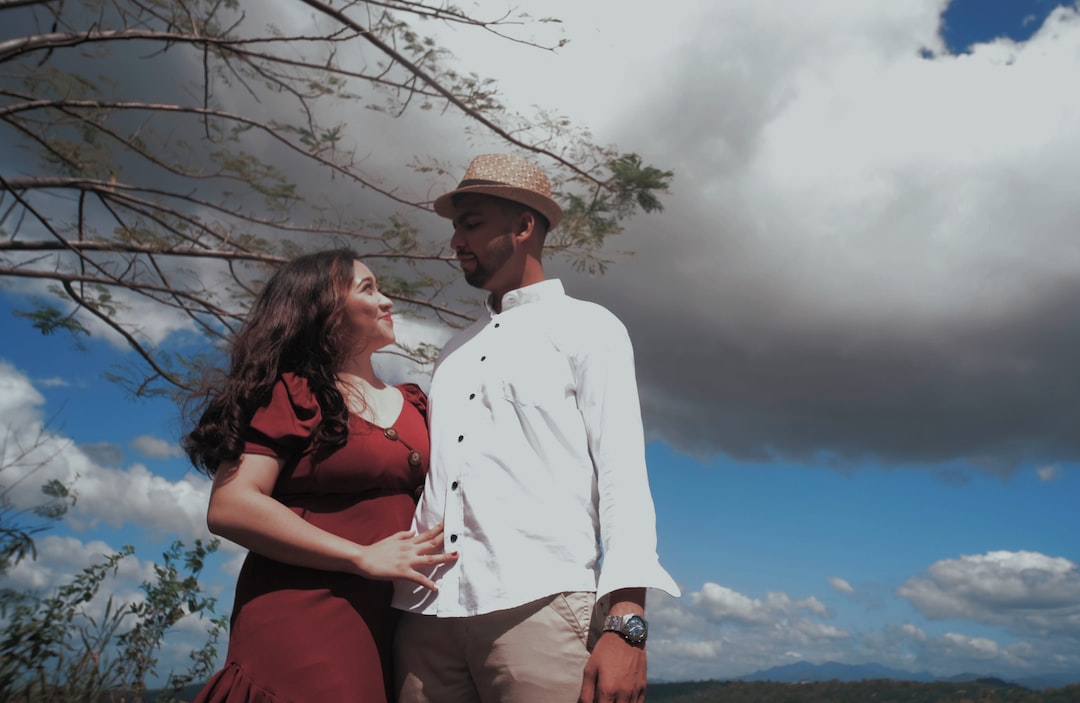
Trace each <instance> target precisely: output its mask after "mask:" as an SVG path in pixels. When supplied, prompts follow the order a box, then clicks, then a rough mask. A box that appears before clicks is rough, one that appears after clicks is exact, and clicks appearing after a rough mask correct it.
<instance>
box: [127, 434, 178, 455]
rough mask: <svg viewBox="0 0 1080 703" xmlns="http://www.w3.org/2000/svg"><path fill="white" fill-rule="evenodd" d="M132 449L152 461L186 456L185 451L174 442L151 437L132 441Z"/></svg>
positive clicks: (141, 437) (141, 436) (140, 436)
mask: <svg viewBox="0 0 1080 703" xmlns="http://www.w3.org/2000/svg"><path fill="white" fill-rule="evenodd" d="M131 448H132V449H134V450H135V451H137V452H138V453H139V454H142V455H143V456H145V457H149V458H151V459H169V458H171V457H176V456H183V455H184V452H183V450H182V449H180V447H179V446H177V445H176V444H175V443H174V442H170V441H168V440H164V439H160V438H158V437H151V436H150V435H139V436H138V437H136V438H135V439H133V440H131Z"/></svg>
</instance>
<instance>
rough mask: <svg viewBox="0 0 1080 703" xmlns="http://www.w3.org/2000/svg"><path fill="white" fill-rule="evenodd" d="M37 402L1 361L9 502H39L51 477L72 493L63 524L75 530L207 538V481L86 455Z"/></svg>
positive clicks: (0, 409) (2, 457)
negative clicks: (133, 529)
mask: <svg viewBox="0 0 1080 703" xmlns="http://www.w3.org/2000/svg"><path fill="white" fill-rule="evenodd" d="M43 403H44V399H43V398H42V396H41V395H40V394H39V393H38V392H37V391H36V390H35V389H34V388H33V386H32V385H31V384H30V382H29V380H28V379H27V378H26V376H25V375H24V374H22V373H20V372H19V371H17V370H16V369H14V367H12V366H11V365H10V364H6V363H3V362H0V433H2V436H3V437H4V442H3V445H2V446H0V467H3V472H4V476H3V479H4V485H5V486H6V487H7V497H8V498H9V499H10V500H11V501H12V504H13V505H14V506H16V507H18V508H31V507H34V506H36V505H38V504H39V503H40V502H41V498H42V496H41V486H42V485H44V484H45V483H46V482H47V481H49V480H53V479H56V480H59V481H60V482H62V483H63V484H64V485H66V486H68V487H69V488H70V489H72V490H73V491H74V492H75V493H76V494H77V496H78V500H77V502H76V504H75V505H74V506H73V507H72V508H71V510H70V511H69V513H68V515H67V517H66V521H67V524H68V525H69V526H71V527H74V528H76V529H85V528H88V527H90V526H93V525H96V524H99V523H105V524H108V525H111V526H113V527H121V526H124V525H134V526H137V527H139V528H140V529H143V530H146V531H149V532H160V533H164V534H173V535H179V536H181V537H182V538H205V537H208V536H209V535H208V533H207V530H206V524H205V512H206V501H207V499H208V496H209V492H210V481H209V479H207V478H206V477H204V476H201V475H196V474H188V475H187V476H185V477H183V478H182V479H180V480H178V481H175V482H174V481H169V480H168V479H165V478H163V477H161V476H158V475H155V474H154V473H153V472H151V471H150V470H149V469H148V468H147V467H146V466H144V465H142V464H134V465H132V466H130V467H127V468H112V467H105V466H102V465H101V464H99V463H97V462H96V461H95V460H94V459H93V458H92V456H91V455H92V454H94V453H95V452H91V453H90V454H88V453H87V452H85V451H83V450H82V448H80V447H77V446H75V444H74V443H73V442H72V441H71V440H69V439H68V438H66V437H64V436H62V435H59V434H56V433H54V432H52V431H50V430H49V429H47V428H46V427H45V424H44V422H43V420H42V405H43ZM93 446H94V445H91V447H92V448H93ZM99 449H100V448H99ZM97 453H100V452H97Z"/></svg>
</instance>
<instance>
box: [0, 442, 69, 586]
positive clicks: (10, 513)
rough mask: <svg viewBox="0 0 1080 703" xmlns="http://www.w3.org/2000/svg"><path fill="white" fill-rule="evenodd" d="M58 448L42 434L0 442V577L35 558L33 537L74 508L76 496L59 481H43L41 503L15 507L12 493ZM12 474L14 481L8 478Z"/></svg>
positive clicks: (47, 460) (51, 456)
mask: <svg viewBox="0 0 1080 703" xmlns="http://www.w3.org/2000/svg"><path fill="white" fill-rule="evenodd" d="M56 451H58V449H56V448H53V447H50V446H49V442H48V441H47V438H46V436H45V434H44V431H43V430H42V431H39V432H37V433H35V434H33V436H32V437H29V438H26V437H22V436H20V433H19V432H16V431H14V430H10V429H9V431H8V433H7V434H6V435H5V437H4V439H3V441H2V442H0V478H2V479H3V480H0V575H2V574H3V573H4V572H6V571H7V570H8V569H9V568H11V567H12V566H14V565H15V564H17V563H19V562H20V561H22V560H23V559H24V558H27V557H30V558H36V557H37V551H36V549H35V547H34V535H35V534H38V533H40V532H42V531H44V530H46V529H47V528H48V527H49V526H50V525H51V524H52V522H53V521H55V520H59V519H60V518H62V517H63V516H64V514H65V513H67V511H68V508H70V507H71V506H73V505H75V501H76V500H77V496H76V494H75V493H74V492H73V491H72V490H71V489H70V488H69V487H68V486H65V485H64V484H63V483H61V482H60V481H57V480H55V479H53V480H49V481H46V482H45V484H44V485H43V486H42V487H41V493H42V495H43V496H44V497H43V498H42V499H41V502H39V503H37V504H36V505H34V506H31V507H29V508H19V507H18V506H16V505H15V503H14V501H13V500H12V498H11V493H12V490H13V489H14V488H15V487H16V486H17V485H18V484H19V483H21V482H23V481H26V480H27V479H28V478H29V477H30V476H32V475H33V474H34V473H35V472H36V471H37V470H38V469H40V468H42V467H44V466H46V465H47V464H48V463H49V461H50V460H51V459H52V458H53V456H54V455H55V453H56ZM13 475H15V476H17V478H14V479H13V478H11V477H12V476H13Z"/></svg>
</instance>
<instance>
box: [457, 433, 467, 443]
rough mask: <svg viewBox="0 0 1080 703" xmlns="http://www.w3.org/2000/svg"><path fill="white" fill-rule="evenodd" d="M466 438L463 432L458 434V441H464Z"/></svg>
mask: <svg viewBox="0 0 1080 703" xmlns="http://www.w3.org/2000/svg"><path fill="white" fill-rule="evenodd" d="M464 440H465V435H463V434H459V435H458V436H457V441H459V442H463V441H464Z"/></svg>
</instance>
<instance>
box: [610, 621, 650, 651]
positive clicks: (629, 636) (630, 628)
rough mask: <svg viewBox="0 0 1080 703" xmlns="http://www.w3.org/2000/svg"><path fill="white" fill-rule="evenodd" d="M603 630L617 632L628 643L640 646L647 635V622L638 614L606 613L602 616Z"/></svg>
mask: <svg viewBox="0 0 1080 703" xmlns="http://www.w3.org/2000/svg"><path fill="white" fill-rule="evenodd" d="M604 632H617V633H619V635H621V636H622V638H623V639H624V640H626V641H627V642H629V643H630V644H632V645H634V646H635V647H641V646H643V645H644V644H645V640H646V638H648V636H649V623H647V622H645V618H643V617H641V616H640V615H633V614H631V615H608V616H607V617H606V618H604Z"/></svg>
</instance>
